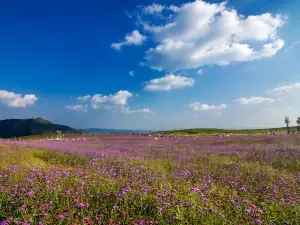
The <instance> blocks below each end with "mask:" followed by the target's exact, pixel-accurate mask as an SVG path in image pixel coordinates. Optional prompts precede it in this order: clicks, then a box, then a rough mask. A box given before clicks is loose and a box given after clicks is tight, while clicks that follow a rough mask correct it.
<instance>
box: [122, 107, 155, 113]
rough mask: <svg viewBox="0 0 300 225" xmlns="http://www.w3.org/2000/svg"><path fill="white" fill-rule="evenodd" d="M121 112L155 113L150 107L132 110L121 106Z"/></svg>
mask: <svg viewBox="0 0 300 225" xmlns="http://www.w3.org/2000/svg"><path fill="white" fill-rule="evenodd" d="M121 112H123V113H125V114H133V113H155V112H153V111H152V110H151V109H148V108H143V109H136V110H132V109H131V108H130V107H122V108H121Z"/></svg>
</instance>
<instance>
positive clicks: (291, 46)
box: [285, 40, 300, 51]
mask: <svg viewBox="0 0 300 225" xmlns="http://www.w3.org/2000/svg"><path fill="white" fill-rule="evenodd" d="M298 44H300V40H299V41H295V42H294V43H293V44H292V45H290V46H288V47H287V48H286V49H285V50H286V51H288V50H290V49H291V48H294V47H295V46H296V45H298Z"/></svg>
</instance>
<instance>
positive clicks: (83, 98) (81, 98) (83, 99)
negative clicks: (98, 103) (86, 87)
mask: <svg viewBox="0 0 300 225" xmlns="http://www.w3.org/2000/svg"><path fill="white" fill-rule="evenodd" d="M91 97H92V96H90V95H85V96H79V97H78V98H77V99H78V100H79V101H87V100H89V99H90V98H91Z"/></svg>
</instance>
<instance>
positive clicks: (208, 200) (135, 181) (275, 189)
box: [0, 135, 300, 225]
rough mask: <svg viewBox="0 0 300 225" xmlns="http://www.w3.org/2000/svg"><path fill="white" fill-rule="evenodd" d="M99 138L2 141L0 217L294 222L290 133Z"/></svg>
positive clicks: (299, 180)
mask: <svg viewBox="0 0 300 225" xmlns="http://www.w3.org/2000/svg"><path fill="white" fill-rule="evenodd" d="M105 138H106V139H105ZM99 139H101V140H102V141H97V140H89V141H86V143H85V144H86V145H96V146H97V145H98V146H107V150H106V151H104V150H99V148H98V149H96V150H97V151H98V152H96V153H97V154H95V152H92V151H91V152H89V153H87V152H85V153H83V152H81V149H78V151H77V152H72V151H71V150H70V149H74V150H75V146H77V145H78V144H80V145H82V142H83V141H77V142H78V143H77V142H76V143H75V144H74V141H65V142H62V144H61V145H62V148H61V149H57V150H54V149H50V147H51V146H52V145H53V144H48V145H47V143H48V142H47V143H46V142H43V141H40V142H35V143H34V144H35V147H33V143H31V142H28V146H26V145H25V144H21V143H16V142H8V141H1V142H0V160H1V161H0V222H1V221H2V223H1V225H4V224H23V225H27V224H38V225H43V224H218V225H219V224H299V219H300V196H299V193H300V137H299V136H297V135H293V136H274V137H267V136H264V137H255V136H253V137H250V136H249V137H230V138H227V139H205V138H202V139H194V138H191V137H190V139H189V140H185V139H180V140H177V139H172V138H170V139H160V140H158V141H154V140H153V138H150V137H147V138H146V137H143V138H142V137H141V138H139V137H131V139H130V138H129V137H128V136H125V137H124V138H122V136H118V137H107V136H106V137H101V136H100V137H99ZM99 142H100V143H99ZM36 143H40V147H38V146H37V145H36ZM116 143H117V144H116ZM31 144H32V146H29V145H31ZM113 144H114V145H113ZM67 145H69V146H71V147H70V148H69V150H68V151H64V150H63V149H67ZM41 146H45V147H41ZM53 146H54V145H53ZM109 146H110V148H108V147H109ZM53 148H57V145H55V146H54V147H53Z"/></svg>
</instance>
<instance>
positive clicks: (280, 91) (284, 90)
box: [267, 83, 300, 94]
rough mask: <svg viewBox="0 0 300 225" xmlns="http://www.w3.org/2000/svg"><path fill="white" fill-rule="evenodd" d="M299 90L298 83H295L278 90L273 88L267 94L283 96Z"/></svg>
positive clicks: (299, 85) (299, 84)
mask: <svg viewBox="0 0 300 225" xmlns="http://www.w3.org/2000/svg"><path fill="white" fill-rule="evenodd" d="M299 88H300V83H295V84H291V85H286V86H281V87H278V88H273V89H272V90H268V91H267V93H269V94H284V93H287V92H289V91H292V90H295V89H299Z"/></svg>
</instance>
